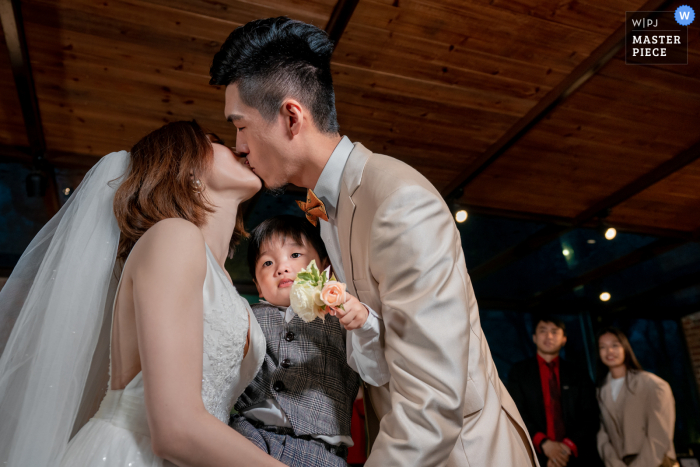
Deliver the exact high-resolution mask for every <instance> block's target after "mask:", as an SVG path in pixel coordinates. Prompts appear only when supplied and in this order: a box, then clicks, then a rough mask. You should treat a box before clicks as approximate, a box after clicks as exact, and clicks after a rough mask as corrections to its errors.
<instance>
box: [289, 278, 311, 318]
mask: <svg viewBox="0 0 700 467" xmlns="http://www.w3.org/2000/svg"><path fill="white" fill-rule="evenodd" d="M314 295H316V287H314V286H312V285H310V284H303V285H301V284H296V283H295V284H294V285H292V291H291V293H290V294H289V301H290V303H291V305H292V309H293V310H294V312H295V313H296V314H297V316H299V318H301V319H303V320H304V322H306V323H310V322H311V321H313V320H314V319H316V313H314Z"/></svg>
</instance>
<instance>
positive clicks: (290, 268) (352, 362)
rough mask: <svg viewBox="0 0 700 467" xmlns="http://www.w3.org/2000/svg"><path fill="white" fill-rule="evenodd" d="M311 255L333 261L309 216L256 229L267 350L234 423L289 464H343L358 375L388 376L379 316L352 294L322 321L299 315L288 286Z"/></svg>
mask: <svg viewBox="0 0 700 467" xmlns="http://www.w3.org/2000/svg"><path fill="white" fill-rule="evenodd" d="M311 260H316V264H317V265H318V267H319V269H320V270H323V269H325V268H326V267H327V266H328V265H329V260H328V255H327V253H326V248H325V246H324V245H323V241H322V240H321V237H320V235H319V233H318V231H317V230H316V229H315V228H314V227H313V226H312V225H311V223H309V222H308V221H307V220H306V219H304V218H301V217H295V216H277V217H273V218H270V219H268V220H266V221H264V222H263V223H261V224H260V225H259V226H258V227H256V228H255V229H254V230H253V232H252V236H251V241H250V245H249V249H248V266H249V268H250V271H251V275H252V276H253V277H254V278H255V284H256V286H257V288H258V292H259V294H260V297H261V298H264V300H262V301H261V302H260V303H258V304H256V305H253V307H252V308H253V313H254V314H255V317H256V318H257V320H258V323H260V327H261V328H262V330H263V333H264V334H265V338H266V340H267V351H266V355H265V360H264V362H263V365H262V368H261V369H260V372H259V373H258V375H257V376H256V378H255V380H254V381H253V382H252V383H251V384H250V386H248V388H247V389H246V390H245V392H244V393H243V395H242V396H241V397H240V398H239V399H238V402H237V403H236V407H235V408H236V410H237V411H238V415H234V416H233V417H232V418H231V426H232V427H233V428H234V429H236V431H238V432H239V433H241V434H242V435H244V436H246V437H247V438H248V439H250V440H251V441H252V442H253V443H255V444H256V445H257V446H258V447H260V448H261V449H262V450H264V451H266V452H268V453H269V454H270V455H272V456H273V457H275V458H276V459H278V460H280V461H281V462H283V463H285V464H287V465H289V466H293V467H315V466H319V467H320V466H324V467H325V466H328V467H333V466H339V467H345V466H346V465H347V464H346V462H345V458H346V456H347V448H348V446H352V445H353V442H352V438H351V434H350V420H351V417H352V408H353V402H354V401H355V396H356V394H357V391H358V388H359V385H360V376H361V377H362V379H364V380H365V381H366V382H367V383H368V384H372V385H375V386H381V385H383V384H385V383H387V382H388V381H389V371H388V366H387V364H386V361H385V360H384V352H383V349H382V348H381V339H380V334H381V331H382V329H381V322H380V321H379V319H378V318H377V316H376V314H375V313H374V312H373V311H371V310H370V309H369V308H368V307H367V306H365V305H364V304H362V303H360V302H359V301H358V300H357V298H355V297H352V296H350V295H349V294H348V296H347V301H346V302H345V304H344V308H345V310H344V311H343V310H340V309H334V310H333V312H332V313H329V314H328V315H326V317H325V320H321V319H316V320H314V321H312V322H310V323H305V322H303V321H302V320H301V318H299V317H298V316H296V314H295V313H294V310H293V309H292V307H291V306H290V300H289V293H290V290H291V286H292V283H293V282H294V279H295V278H296V275H297V273H298V272H299V271H300V270H301V269H302V268H305V267H306V266H308V264H309V263H310V262H311ZM332 314H335V316H332ZM353 370H354V371H353ZM356 372H357V373H356ZM358 373H359V376H358Z"/></svg>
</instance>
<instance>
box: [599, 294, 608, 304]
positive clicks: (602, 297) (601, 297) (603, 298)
mask: <svg viewBox="0 0 700 467" xmlns="http://www.w3.org/2000/svg"><path fill="white" fill-rule="evenodd" d="M600 300H601V301H602V302H607V301H608V300H610V294H609V293H607V292H603V293H602V294H600Z"/></svg>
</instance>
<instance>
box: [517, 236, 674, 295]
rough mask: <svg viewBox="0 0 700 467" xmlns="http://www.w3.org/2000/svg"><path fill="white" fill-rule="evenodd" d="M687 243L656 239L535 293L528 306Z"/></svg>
mask: <svg viewBox="0 0 700 467" xmlns="http://www.w3.org/2000/svg"><path fill="white" fill-rule="evenodd" d="M686 243H687V242H686V241H683V240H678V239H674V238H662V239H660V240H656V241H655V242H652V243H650V244H649V245H646V246H643V247H642V248H639V249H637V250H635V251H633V252H631V253H629V254H627V255H625V256H622V257H621V258H618V259H616V260H613V261H611V262H609V263H607V264H604V265H603V266H601V267H599V268H596V269H593V270H592V271H589V272H587V273H585V274H582V275H580V276H578V277H574V278H572V279H569V280H566V281H564V282H562V283H561V284H559V285H556V286H554V287H552V288H550V289H548V290H545V291H544V292H541V293H539V294H537V295H535V297H534V298H533V299H532V300H530V302H529V303H528V305H527V307H528V308H535V307H538V306H541V305H543V304H546V303H547V302H551V301H552V300H554V299H556V298H557V297H558V296H560V295H563V294H565V293H568V292H573V291H574V289H576V288H577V287H580V286H582V285H586V284H588V283H591V282H593V281H596V280H600V279H603V278H605V277H608V276H611V275H613V274H615V273H618V272H620V271H622V270H625V269H627V268H630V267H632V266H634V265H636V264H639V263H643V262H644V261H647V260H650V259H652V258H655V257H657V256H660V255H662V254H664V253H667V252H669V251H671V250H674V249H676V248H678V247H680V246H682V245H685V244H686Z"/></svg>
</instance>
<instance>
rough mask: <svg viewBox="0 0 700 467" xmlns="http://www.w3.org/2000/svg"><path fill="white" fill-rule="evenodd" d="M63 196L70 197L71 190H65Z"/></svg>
mask: <svg viewBox="0 0 700 467" xmlns="http://www.w3.org/2000/svg"><path fill="white" fill-rule="evenodd" d="M63 194H64V195H66V196H68V195H70V188H66V189H64V190H63Z"/></svg>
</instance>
